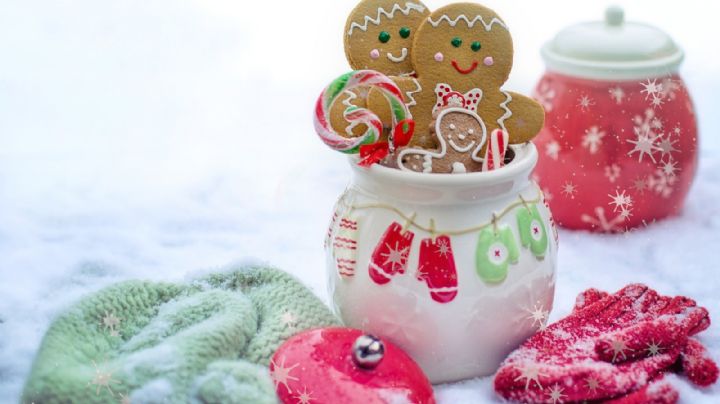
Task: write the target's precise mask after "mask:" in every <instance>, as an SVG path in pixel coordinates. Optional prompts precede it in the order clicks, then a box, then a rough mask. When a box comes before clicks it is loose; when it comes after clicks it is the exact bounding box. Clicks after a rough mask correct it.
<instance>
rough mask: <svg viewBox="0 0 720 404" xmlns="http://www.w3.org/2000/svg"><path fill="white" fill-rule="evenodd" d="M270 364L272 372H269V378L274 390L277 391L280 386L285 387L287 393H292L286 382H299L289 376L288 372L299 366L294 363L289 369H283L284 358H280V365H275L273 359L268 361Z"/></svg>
mask: <svg viewBox="0 0 720 404" xmlns="http://www.w3.org/2000/svg"><path fill="white" fill-rule="evenodd" d="M270 364H271V365H272V367H273V368H272V370H270V378H271V379H272V381H273V382H275V389H277V388H278V387H279V386H280V385H281V384H282V385H284V386H285V388H286V389H287V391H288V393H292V390H291V389H290V386H289V385H288V381H292V380H295V381H297V380H299V379H298V378H297V377H295V376H291V375H290V372H292V370H293V369H295V368H296V367H298V366H299V365H300V364H299V363H296V364H294V365H292V366H290V367H287V368H286V367H285V358H282V360H281V361H280V364H279V365H278V364H276V363H275V360H274V359H271V360H270Z"/></svg>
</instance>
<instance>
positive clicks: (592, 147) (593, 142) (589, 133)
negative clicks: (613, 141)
mask: <svg viewBox="0 0 720 404" xmlns="http://www.w3.org/2000/svg"><path fill="white" fill-rule="evenodd" d="M604 137H605V132H604V131H601V130H600V128H598V127H597V126H591V127H590V129H587V130H586V131H585V135H583V139H582V146H583V147H584V148H586V149H588V150H589V151H590V154H595V153H597V151H598V150H599V149H600V146H602V139H603V138H604Z"/></svg>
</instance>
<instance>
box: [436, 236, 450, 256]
mask: <svg viewBox="0 0 720 404" xmlns="http://www.w3.org/2000/svg"><path fill="white" fill-rule="evenodd" d="M437 252H438V254H440V255H442V256H443V257H447V255H448V253H449V252H450V245H449V244H448V242H447V240H445V239H441V240H438V250H437Z"/></svg>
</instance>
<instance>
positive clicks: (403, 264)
mask: <svg viewBox="0 0 720 404" xmlns="http://www.w3.org/2000/svg"><path fill="white" fill-rule="evenodd" d="M512 148H513V151H514V154H515V158H514V160H513V161H512V162H511V163H509V164H508V165H507V166H505V167H502V168H500V169H498V170H495V171H492V172H478V173H469V174H454V175H453V174H419V173H414V172H404V171H400V170H396V169H391V168H387V167H383V166H379V165H374V166H373V167H371V168H370V169H364V168H361V167H358V166H357V164H355V160H353V159H351V160H350V161H351V165H352V167H353V178H352V181H351V183H350V185H349V187H348V188H347V190H346V191H345V193H344V194H343V195H342V196H341V198H340V199H339V201H338V203H337V205H336V209H335V213H334V215H333V220H332V222H331V226H330V229H329V230H328V236H327V239H326V252H327V267H328V275H329V289H330V295H331V296H332V300H333V303H334V308H335V310H336V312H337V313H338V314H339V315H340V317H341V318H342V319H343V321H344V322H345V324H346V325H347V326H350V327H355V328H360V329H363V330H365V331H367V332H370V333H373V334H376V335H378V336H381V337H384V338H388V339H390V340H391V341H392V342H394V343H395V344H397V345H399V346H400V347H402V348H403V349H404V350H405V351H406V352H407V353H408V354H410V355H411V356H412V357H413V358H414V359H415V360H416V361H417V362H418V363H419V365H420V366H421V367H422V368H423V370H424V371H425V372H426V374H427V375H428V377H429V378H430V380H431V381H432V382H433V383H441V382H449V381H456V380H461V379H466V378H470V377H476V376H486V375H489V374H492V373H493V372H494V371H495V370H496V369H497V367H498V365H499V364H500V362H501V361H502V360H503V358H505V356H506V355H507V354H508V353H509V352H510V351H511V350H513V349H514V348H516V347H517V346H518V345H519V344H520V343H521V342H522V341H524V340H525V339H526V338H527V337H528V336H530V335H531V334H533V333H534V332H536V331H537V330H538V329H539V328H541V327H543V326H544V324H545V321H546V320H547V315H548V313H549V311H550V310H551V307H552V302H553V293H554V286H555V266H556V256H557V233H556V232H555V227H554V224H553V222H552V218H551V215H550V211H549V210H548V209H547V207H546V206H547V205H546V204H545V201H544V199H543V196H542V193H541V192H540V190H539V188H538V187H537V185H536V184H535V183H534V182H532V181H531V180H530V178H529V177H530V174H531V172H532V170H533V168H534V166H535V164H536V162H537V158H538V156H537V151H536V149H535V146H534V145H533V144H532V143H528V144H525V145H520V146H512Z"/></svg>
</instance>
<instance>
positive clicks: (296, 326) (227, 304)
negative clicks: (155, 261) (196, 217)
mask: <svg viewBox="0 0 720 404" xmlns="http://www.w3.org/2000/svg"><path fill="white" fill-rule="evenodd" d="M338 324H339V322H338V320H337V319H336V318H335V317H334V316H333V315H332V314H331V313H330V311H329V310H328V309H327V307H325V305H324V304H323V303H322V302H321V301H320V300H318V298H317V297H315V296H314V295H313V294H312V292H311V291H310V290H308V289H307V288H306V287H304V286H303V285H302V284H301V283H300V282H299V281H297V280H296V279H294V278H293V277H291V276H290V275H288V274H286V273H284V272H282V271H279V270H277V269H274V268H265V267H258V266H251V267H242V268H237V269H235V270H233V271H230V272H223V273H216V274H212V275H208V276H206V277H204V278H202V279H199V280H196V281H192V282H189V283H187V284H171V283H155V282H142V281H129V282H124V283H120V284H117V285H114V286H111V287H108V288H106V289H104V290H101V291H100V292H98V293H96V294H94V295H92V296H89V297H87V298H84V299H83V300H81V301H80V302H78V303H76V304H75V305H74V306H72V307H70V308H69V309H68V310H67V311H66V312H65V313H64V314H62V315H60V316H59V317H58V318H57V319H56V320H55V321H54V322H53V324H52V325H51V326H50V329H49V330H48V331H47V334H46V335H45V337H44V339H43V342H42V345H41V346H40V350H39V352H38V354H37V357H36V358H35V362H34V364H33V367H32V371H31V373H30V376H29V378H28V380H27V383H26V385H25V390H24V392H23V396H22V401H23V402H27V403H30V402H35V403H43V404H45V403H48V404H49V403H123V402H165V403H188V402H190V403H192V402H195V403H219V402H222V403H259V404H262V403H275V402H276V400H277V399H276V396H275V389H274V387H275V386H274V385H273V384H272V381H271V379H270V377H269V373H268V369H267V366H268V363H269V361H270V357H271V356H272V354H273V352H274V351H275V350H276V349H277V348H278V346H279V345H280V344H282V342H283V341H285V340H286V339H287V338H288V337H290V336H291V335H293V334H295V333H297V332H299V331H302V330H305V329H309V328H315V327H324V326H331V325H338Z"/></svg>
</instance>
